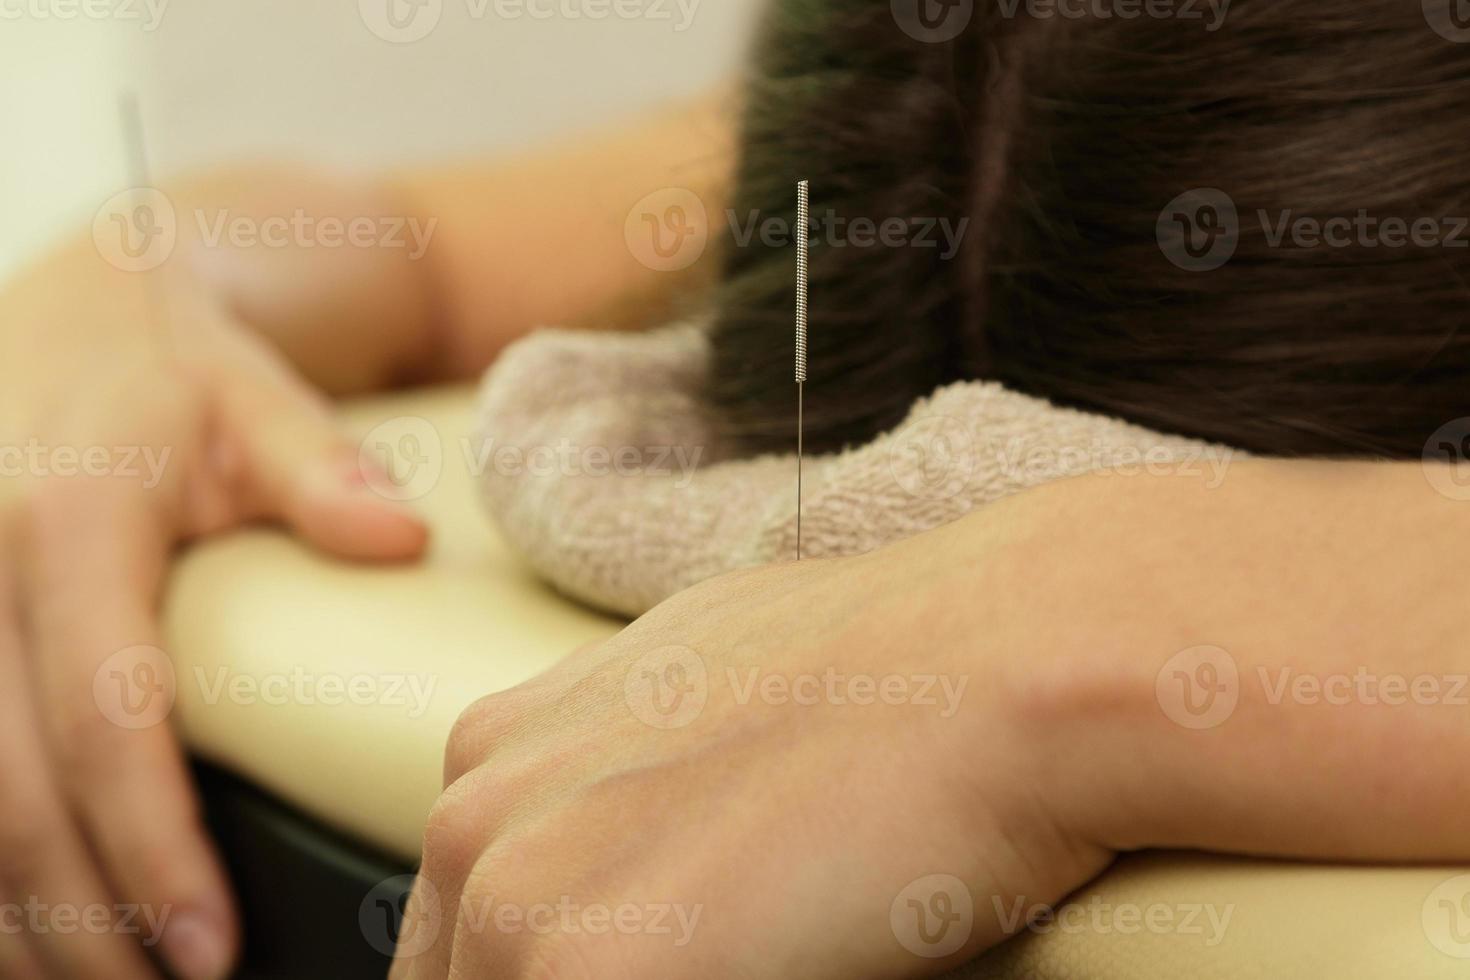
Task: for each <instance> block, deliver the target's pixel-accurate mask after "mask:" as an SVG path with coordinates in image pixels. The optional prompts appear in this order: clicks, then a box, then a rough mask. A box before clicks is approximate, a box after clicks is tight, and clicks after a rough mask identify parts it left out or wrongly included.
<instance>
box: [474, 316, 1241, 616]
mask: <svg viewBox="0 0 1470 980" xmlns="http://www.w3.org/2000/svg"><path fill="white" fill-rule="evenodd" d="M708 361H709V351H708V346H707V343H706V333H705V331H704V329H703V327H702V325H701V324H699V323H686V324H680V325H676V326H672V327H667V328H664V329H662V330H657V331H652V332H649V333H622V334H617V333H604V332H579V331H570V330H551V329H548V330H542V331H538V332H536V333H534V334H532V335H531V336H529V337H527V338H525V339H523V340H521V341H519V342H517V343H515V344H513V345H512V346H511V347H509V348H508V349H507V350H506V351H505V352H504V353H503V354H502V355H501V356H500V358H499V360H498V361H497V363H496V364H495V365H494V366H493V367H492V368H491V369H490V370H489V371H488V372H487V373H486V375H485V379H484V382H483V387H482V390H481V397H480V408H479V426H478V431H477V435H476V440H477V443H478V445H477V451H478V452H479V453H480V456H479V457H478V458H479V459H481V460H483V461H484V463H485V464H486V465H485V467H484V478H483V480H482V482H481V490H482V495H483V498H484V501H485V503H486V505H487V506H488V508H489V510H490V513H491V514H492V515H493V516H494V518H495V519H496V520H497V521H498V522H499V524H500V526H501V528H502V529H503V532H504V534H505V536H506V538H507V539H508V540H509V542H510V544H511V545H512V546H513V547H514V548H516V549H518V550H519V551H521V552H522V553H523V554H524V555H525V556H526V558H527V559H528V560H529V561H530V563H531V564H532V566H533V567H534V568H535V569H536V570H537V571H538V572H539V573H540V574H542V575H543V576H545V577H546V578H547V579H549V580H550V581H551V582H552V583H553V584H554V585H556V586H557V587H558V588H560V589H561V590H562V591H564V592H566V593H568V594H569V595H571V596H574V597H575V598H577V599H580V600H582V601H584V602H588V603H591V604H593V605H596V606H599V607H602V608H605V609H608V610H612V611H615V612H619V613H623V614H625V615H629V616H637V615H639V614H641V613H643V612H645V611H647V610H648V609H649V608H651V607H652V606H654V605H655V604H657V603H658V602H659V601H661V600H663V599H664V598H666V597H668V596H670V595H673V594H674V593H675V592H678V591H680V590H681V589H684V588H686V587H688V586H690V585H693V584H695V583H696V582H700V581H702V580H704V579H706V578H709V577H711V576H714V575H718V574H719V573H721V572H725V571H729V570H732V569H736V568H742V567H745V566H750V565H758V564H764V563H766V562H771V561H779V560H784V559H790V558H794V557H795V555H796V460H795V455H794V453H793V454H792V455H786V456H776V455H767V456H761V457H756V458H738V457H737V456H736V454H735V450H734V447H732V446H730V445H728V444H726V443H725V442H723V441H722V440H721V439H720V438H719V437H718V436H717V435H716V429H715V427H713V426H711V425H710V424H709V421H708V419H707V417H706V416H705V414H704V411H703V407H702V404H701V401H700V398H699V390H700V386H701V385H702V384H703V383H704V379H705V376H706V371H707V365H708ZM813 367H814V369H815V370H820V365H814V366H813ZM794 387H795V386H794V384H793V388H794ZM795 396H796V392H795V391H793V392H792V400H793V405H792V412H793V421H792V444H793V448H794V446H795V428H796V427H795V418H794V415H795V405H794V401H795ZM1237 455H1239V454H1238V453H1237V452H1236V451H1234V450H1231V449H1228V448H1226V447H1223V446H1218V445H1213V444H1209V443H1204V442H1198V441H1195V440H1192V439H1186V438H1181V437H1178V436H1168V435H1161V434H1159V433H1156V432H1152V431H1150V430H1148V429H1145V428H1142V427H1140V426H1136V425H1131V424H1129V423H1126V422H1122V421H1119V420H1116V419H1112V418H1107V417H1104V416H1101V415H1094V414H1089V413H1087V412H1081V411H1077V410H1075V409H1069V408H1060V407H1057V406H1055V405H1052V404H1050V403H1049V402H1046V401H1044V400H1042V399H1039V398H1033V397H1031V396H1028V395H1023V394H1020V393H1018V392H1014V391H1010V390H1009V389H1007V388H1005V387H1003V386H1001V385H999V384H996V383H994V382H985V381H971V382H958V383H955V384H950V385H947V386H945V387H942V388H939V389H938V390H936V391H935V392H933V393H932V394H931V395H929V396H928V397H927V398H923V399H921V400H919V401H918V402H916V403H915V405H914V406H913V408H912V410H911V411H910V412H909V414H908V417H907V418H906V419H905V420H904V422H903V424H901V425H900V426H899V427H898V428H896V429H894V430H893V431H891V432H888V433H885V434H884V435H882V436H879V437H878V438H876V439H874V440H873V441H872V442H870V443H868V444H866V445H864V446H860V447H857V448H851V449H848V450H846V451H845V452H842V453H837V454H832V455H826V456H808V457H807V459H806V461H805V464H804V468H803V500H802V541H801V546H802V556H803V557H806V558H824V557H831V556H837V555H853V554H860V553H862V552H865V551H870V550H872V549H874V548H877V547H879V546H881V545H884V544H887V543H889V542H891V541H896V540H898V539H900V538H904V537H907V536H909V535H912V534H917V533H919V532H920V531H925V530H928V529H929V528H932V527H936V526H938V525H940V524H944V523H947V522H949V521H952V520H955V519H956V518H959V517H963V516H964V515H965V514H967V513H969V512H970V511H971V510H973V509H974V508H975V507H978V506H980V505H981V504H984V503H987V502H990V501H993V500H997V499H999V498H1001V497H1004V496H1006V495H1007V494H1011V493H1015V492H1016V491H1018V490H1022V489H1025V488H1027V487H1032V486H1036V485H1038V484H1041V483H1045V482H1048V481H1050V480H1055V479H1059V478H1061V477H1066V476H1073V475H1076V474H1080V473H1085V472H1088V471H1091V470H1098V469H1108V470H1115V471H1117V472H1119V473H1120V474H1122V473H1131V472H1144V471H1161V470H1166V469H1167V470H1172V471H1175V472H1178V471H1181V470H1183V469H1185V468H1189V467H1192V468H1195V469H1197V470H1198V471H1199V472H1200V473H1202V474H1203V475H1204V477H1205V478H1206V479H1207V480H1212V481H1215V480H1218V479H1220V478H1222V477H1223V474H1224V469H1225V467H1226V466H1228V465H1229V463H1230V461H1231V460H1232V459H1233V458H1235V457H1236V456H1237Z"/></svg>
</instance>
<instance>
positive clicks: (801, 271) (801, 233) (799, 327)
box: [796, 180, 811, 561]
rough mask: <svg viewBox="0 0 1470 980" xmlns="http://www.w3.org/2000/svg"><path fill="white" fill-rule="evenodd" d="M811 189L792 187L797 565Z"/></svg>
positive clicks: (803, 183)
mask: <svg viewBox="0 0 1470 980" xmlns="http://www.w3.org/2000/svg"><path fill="white" fill-rule="evenodd" d="M810 193H811V188H810V187H809V185H808V182H807V181H804V180H803V181H801V182H800V183H798V184H797V185H796V560H797V561H801V459H802V444H801V443H802V428H803V424H804V421H805V420H804V419H803V418H802V414H803V405H802V402H803V400H804V399H803V394H804V392H803V388H804V387H805V385H806V327H807V258H808V255H807V250H808V248H809V247H810V242H809V241H808V238H807V236H808V228H809V225H810V220H809V219H810V215H811V198H810Z"/></svg>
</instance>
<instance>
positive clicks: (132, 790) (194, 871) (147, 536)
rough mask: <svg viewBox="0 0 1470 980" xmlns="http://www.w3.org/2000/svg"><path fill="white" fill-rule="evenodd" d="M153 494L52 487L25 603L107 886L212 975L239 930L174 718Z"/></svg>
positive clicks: (65, 767)
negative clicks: (158, 604) (157, 607)
mask: <svg viewBox="0 0 1470 980" xmlns="http://www.w3.org/2000/svg"><path fill="white" fill-rule="evenodd" d="M147 493H148V491H147V490H144V489H142V488H141V487H138V486H136V485H131V484H123V483H119V484H115V485H114V484H109V483H104V482H102V481H93V482H91V483H90V485H84V484H76V485H69V484H58V485H57V486H55V487H49V488H48V491H47V493H46V494H45V495H44V498H43V501H42V502H41V503H38V504H37V505H36V506H35V509H34V521H33V526H32V528H31V540H30V548H29V552H30V554H29V558H30V561H29V567H30V568H31V569H32V570H33V572H34V573H35V574H34V575H33V577H32V580H31V581H30V582H29V583H28V586H27V600H28V601H27V611H28V613H29V615H30V626H31V634H32V635H31V642H32V650H33V653H34V655H35V670H36V675H37V678H38V681H39V684H38V686H39V688H40V691H41V698H42V702H43V703H44V704H45V705H46V708H47V710H46V718H47V722H48V724H47V725H46V730H47V732H48V734H49V735H50V743H51V755H52V758H53V759H54V760H56V761H57V767H58V771H59V773H60V776H61V782H62V786H63V792H64V795H65V797H66V799H67V800H68V802H69V803H70V805H71V807H72V809H73V811H74V812H75V813H76V814H77V816H78V819H79V822H80V823H81V825H82V828H83V832H84V833H85V835H86V837H87V839H88V840H89V841H90V843H91V846H92V848H93V850H94V851H95V852H96V853H97V855H98V857H99V858H100V860H101V863H102V866H103V868H104V869H105V872H106V877H107V880H108V881H109V882H110V884H111V885H112V888H113V891H114V892H115V893H116V894H117V895H119V896H120V897H121V899H122V900H123V901H125V902H128V903H133V904H136V905H137V906H139V907H140V910H141V912H142V913H143V918H144V920H145V921H144V926H145V929H146V930H147V932H148V937H147V940H145V941H148V942H150V943H151V942H157V943H158V946H159V949H160V950H161V952H162V955H163V958H164V959H165V961H166V962H167V963H168V964H169V966H170V967H171V968H172V969H173V971H174V972H175V973H176V974H178V975H179V976H181V977H184V978H187V980H204V978H212V977H220V976H223V975H224V974H225V973H226V971H227V970H228V969H229V966H230V964H231V962H232V961H233V959H234V956H235V951H236V946H237V943H238V937H237V927H236V919H235V911H234V906H233V901H232V899H231V896H230V892H229V888H228V885H227V883H226V878H225V874H224V871H223V870H222V868H221V865H220V862H219V860H218V858H217V856H216V854H215V852H214V848H213V846H212V845H211V843H210V841H209V839H208V837H207V836H206V834H205V831H204V828H203V826H202V823H201V821H200V819H199V808H198V801H197V799H196V797H195V794H194V790H193V787H192V785H191V784H190V781H189V777H188V773H187V770H186V768H185V765H184V760H183V757H182V752H181V750H180V748H179V746H178V743H177V742H176V741H175V739H174V737H173V733H172V731H171V730H170V728H169V726H168V723H167V714H168V711H169V709H170V708H171V707H172V703H173V683H174V682H173V678H172V675H171V671H172V668H171V665H170V664H169V663H168V661H167V657H166V655H164V654H163V653H162V651H160V650H159V649H158V647H157V645H156V637H155V633H154V629H155V627H154V623H153V617H154V609H153V606H154V603H155V600H156V591H157V587H158V583H159V582H160V581H161V577H162V570H163V566H164V563H165V561H166V558H167V542H168V537H167V535H166V534H165V533H164V532H163V531H162V530H161V529H160V528H159V527H157V526H155V525H154V524H153V521H152V519H151V516H150V515H151V512H150V510H149V506H148V505H149V501H148V500H147V499H146V495H147ZM160 934H161V936H160Z"/></svg>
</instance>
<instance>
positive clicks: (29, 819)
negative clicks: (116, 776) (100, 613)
mask: <svg viewBox="0 0 1470 980" xmlns="http://www.w3.org/2000/svg"><path fill="white" fill-rule="evenodd" d="M13 600H14V592H13V590H12V588H11V587H10V585H9V584H7V582H6V581H5V576H4V575H3V573H0V746H3V747H4V751H5V762H4V765H3V766H0V813H3V814H4V815H5V816H4V819H3V821H0V882H3V886H0V902H3V904H0V976H3V977H40V976H57V977H103V976H107V977H122V978H137V980H143V978H149V980H156V977H157V974H156V973H155V972H154V970H153V969H152V968H151V967H150V966H149V965H148V963H147V960H146V958H145V957H144V955H143V952H142V949H141V948H140V947H139V946H138V943H137V941H136V939H135V938H134V937H133V936H131V935H129V934H128V933H127V932H125V931H123V930H125V929H126V928H127V924H125V923H122V922H120V921H118V920H117V918H116V912H117V909H116V902H115V901H114V899H113V897H112V894H111V893H110V891H109V890H108V888H107V885H106V883H105V882H104V881H103V878H102V876H101V874H100V873H99V872H98V871H97V869H96V868H95V867H94V865H93V861H92V857H91V855H90V854H89V853H88V850H87V845H86V843H85V841H83V839H82V837H81V835H80V833H79V832H78V829H77V827H76V824H75V823H74V821H73V820H72V817H71V815H70V814H69V813H68V812H67V811H66V807H65V804H64V802H63V800H62V799H61V796H60V795H59V792H58V788H57V786H56V784H55V782H54V781H53V780H52V778H51V774H50V773H49V772H48V769H47V763H46V746H45V743H44V741H43V738H42V735H41V728H40V723H39V718H38V717H37V713H36V711H35V707H34V705H33V703H32V700H31V699H32V697H33V688H32V684H31V678H30V676H29V672H28V671H27V669H26V664H25V661H24V657H23V656H22V646H21V637H20V635H19V631H18V629H17V627H16V618H15V607H14V602H13Z"/></svg>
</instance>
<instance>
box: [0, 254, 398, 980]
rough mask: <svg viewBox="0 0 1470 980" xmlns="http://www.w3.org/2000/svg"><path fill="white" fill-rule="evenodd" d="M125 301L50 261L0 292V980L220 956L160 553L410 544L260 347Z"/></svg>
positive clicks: (350, 552) (139, 973) (83, 269)
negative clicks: (265, 527) (178, 709)
mask: <svg viewBox="0 0 1470 980" xmlns="http://www.w3.org/2000/svg"><path fill="white" fill-rule="evenodd" d="M145 288H146V287H145V285H144V281H143V280H142V278H140V277H130V276H128V275H126V274H124V273H121V272H118V271H116V270H108V269H105V268H101V263H100V262H98V260H97V257H96V256H95V255H85V254H80V255H79V254H71V255H63V256H61V257H60V258H58V259H57V260H55V261H54V262H53V263H51V264H49V265H47V266H43V267H41V268H39V269H38V270H36V271H34V272H33V273H32V274H31V275H30V276H29V277H27V278H26V279H25V280H22V281H20V282H19V283H17V284H15V285H14V286H12V287H11V288H10V289H8V290H6V291H5V292H4V293H0V363H3V364H6V365H9V366H10V371H11V372H12V375H11V377H9V378H7V382H6V385H5V386H4V389H3V390H0V453H3V456H0V474H3V476H4V479H0V748H3V750H4V752H5V754H6V760H7V761H6V764H5V766H4V767H3V768H0V812H3V813H4V814H5V820H4V821H3V826H0V868H3V872H0V908H3V909H4V910H5V911H6V912H7V913H8V914H7V915H6V918H5V921H4V923H3V924H4V925H5V926H6V928H5V929H3V930H0V974H3V975H5V976H21V977H28V976H46V977H51V976H55V977H67V978H72V977H103V976H105V977H113V978H118V977H122V978H144V977H156V976H157V975H158V972H157V967H156V966H155V965H154V964H153V963H151V962H150V958H149V956H148V951H150V950H151V951H152V952H153V953H154V954H155V955H156V956H158V957H159V958H160V959H161V960H162V961H163V963H164V964H166V965H167V967H168V968H169V969H170V970H171V971H172V972H173V973H174V974H175V975H178V976H181V977H186V978H204V977H217V976H223V975H225V974H226V973H227V971H228V969H229V966H230V963H231V961H232V960H233V957H234V955H235V948H236V946H237V942H238V940H237V931H238V930H237V926H236V923H235V913H234V909H233V904H232V900H231V897H230V894H229V889H228V886H227V883H226V880H225V876H224V874H223V871H222V869H221V867H220V864H219V861H218V859H217V857H216V855H215V854H214V851H213V848H212V846H211V844H210V842H209V840H208V838H207V836H206V834H205V832H204V830H203V828H202V826H201V824H200V822H199V819H198V805H197V802H196V800H195V797H194V793H193V789H192V787H191V786H190V784H189V780H188V775H187V771H186V769H185V767H184V764H183V756H182V753H181V751H180V748H179V746H178V744H177V743H176V741H175V740H174V739H173V737H172V735H171V733H170V731H169V728H168V726H167V725H166V724H164V723H163V721H164V717H165V716H166V714H167V711H168V708H169V706H170V705H171V704H172V700H173V698H172V694H173V691H172V687H171V684H172V673H171V667H170V666H169V664H168V660H167V655H166V654H165V653H164V652H163V651H162V650H160V649H159V648H158V643H159V637H158V633H157V626H156V622H155V606H156V602H157V599H158V593H159V590H160V585H161V582H162V580H163V576H164V574H165V571H166V567H167V559H168V556H169V554H170V552H171V550H172V548H173V547H174V546H175V545H176V544H178V543H179V542H181V541H185V540H188V539H191V538H194V537H197V536H200V535H204V534H210V533H213V532H217V531H220V530H223V529H226V528H229V527H232V526H235V525H238V524H240V523H242V522H246V521H254V520H279V521H282V522H284V523H286V524H287V525H289V526H290V527H291V528H293V529H294V530H295V531H296V532H298V533H299V534H301V535H302V536H303V537H304V538H306V539H307V540H309V541H311V542H313V543H314V544H316V545H318V546H320V547H322V548H323V549H325V550H327V551H329V552H331V553H334V554H338V555H344V556H349V557H355V558H406V557H410V556H413V555H415V554H417V553H418V552H419V551H420V550H421V549H422V547H423V544H424V541H425V531H424V528H423V526H422V525H421V524H420V523H419V522H418V520H417V519H416V518H414V517H412V516H411V515H409V514H407V513H405V512H402V511H400V510H399V509H398V508H397V507H396V506H394V505H391V504H390V503H388V502H387V501H385V500H383V499H381V498H379V497H378V496H376V495H374V494H373V493H371V492H370V491H368V488H367V487H366V486H365V484H364V480H363V477H362V475H361V471H360V470H359V463H358V460H357V458H356V453H355V451H354V450H353V449H352V448H351V447H349V446H348V445H347V444H346V443H345V442H344V441H343V439H342V438H341V436H339V435H338V433H337V432H336V431H335V430H334V428H333V424H332V421H331V419H330V416H329V414H328V411H327V408H326V406H325V402H324V399H323V398H321V397H320V396H319V395H317V394H316V393H315V392H313V391H312V390H310V389H309V388H308V387H307V386H306V385H305V384H304V383H303V382H302V381H301V380H299V379H298V378H297V377H296V376H295V375H294V374H293V373H292V371H291V370H290V369H289V368H288V366H287V365H286V364H285V363H284V361H283V360H282V359H281V358H280V357H279V356H277V355H276V353H275V352H274V351H273V350H272V349H270V348H268V347H267V346H266V345H265V344H264V343H262V342H260V341H259V340H258V339H256V338H255V337H254V336H252V335H250V334H248V333H247V332H246V331H245V330H244V329H242V328H239V327H238V326H237V325H236V324H234V323H233V322H232V320H231V318H230V317H229V316H228V315H227V314H226V313H224V312H223V311H221V310H219V309H216V308H214V307H213V306H212V305H211V304H209V303H208V302H207V301H206V300H204V299H203V298H202V297H200V296H198V295H195V294H193V293H187V292H181V293H179V294H170V295H169V296H168V297H167V301H168V307H169V317H168V320H169V324H171V325H172V328H173V329H172V330H167V331H165V329H164V328H165V327H167V326H168V325H169V324H163V323H159V322H158V320H157V318H156V317H155V316H154V313H155V310H154V308H153V307H152V305H151V303H150V302H149V300H148V295H147V293H146V292H145V291H144V290H145ZM140 684H141V685H143V686H141V687H140V686H139V685H140ZM32 906H34V908H32ZM16 912H18V913H19V914H18V915H16V914H14V913H16ZM17 921H19V925H20V928H18V929H16V928H15V925H16V922H17ZM68 923H69V924H68ZM79 923H80V924H79Z"/></svg>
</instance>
